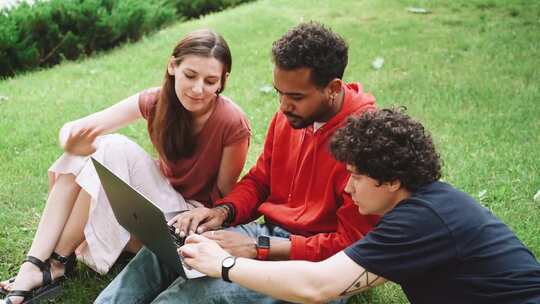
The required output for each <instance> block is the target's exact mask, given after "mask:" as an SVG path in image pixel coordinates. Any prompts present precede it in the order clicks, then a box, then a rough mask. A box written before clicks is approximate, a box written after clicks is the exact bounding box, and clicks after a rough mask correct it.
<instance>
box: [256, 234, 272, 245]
mask: <svg viewBox="0 0 540 304" xmlns="http://www.w3.org/2000/svg"><path fill="white" fill-rule="evenodd" d="M257 247H259V248H270V237H268V236H266V235H259V237H258V238H257Z"/></svg>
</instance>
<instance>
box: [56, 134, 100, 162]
mask: <svg viewBox="0 0 540 304" xmlns="http://www.w3.org/2000/svg"><path fill="white" fill-rule="evenodd" d="M100 133H101V129H99V128H82V129H80V130H77V131H75V132H73V133H70V134H69V136H68V138H67V139H66V142H65V144H64V146H63V148H64V151H66V152H67V153H70V154H73V155H78V156H87V155H90V154H92V153H94V152H96V147H95V145H94V141H95V139H96V137H97V136H98V135H99V134H100Z"/></svg>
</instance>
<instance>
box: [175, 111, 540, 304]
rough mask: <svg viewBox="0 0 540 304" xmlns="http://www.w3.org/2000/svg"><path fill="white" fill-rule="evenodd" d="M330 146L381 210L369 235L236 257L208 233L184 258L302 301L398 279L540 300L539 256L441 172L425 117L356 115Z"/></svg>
mask: <svg viewBox="0 0 540 304" xmlns="http://www.w3.org/2000/svg"><path fill="white" fill-rule="evenodd" d="M331 151H332V154H333V155H334V156H335V157H336V158H337V159H338V160H339V161H341V162H344V163H345V164H347V168H348V170H349V171H350V172H351V177H350V178H349V181H348V184H347V187H346V191H347V192H349V193H350V194H351V195H352V197H353V200H354V202H355V204H356V205H357V206H358V211H359V213H361V214H379V215H381V216H382V218H381V220H380V222H379V223H378V224H377V226H376V227H375V228H374V230H372V231H371V232H370V233H368V234H367V235H366V236H365V237H364V238H363V239H361V240H359V241H358V242H356V243H355V244H354V245H352V246H349V247H348V248H347V249H345V250H344V251H342V252H340V253H338V254H336V255H334V256H333V257H331V258H329V259H327V260H325V261H322V262H318V263H310V262H298V261H287V262H273V263H264V262H260V261H253V260H250V259H245V258H238V259H235V258H234V257H230V255H229V253H227V252H225V251H223V250H222V249H220V248H219V246H218V245H217V244H215V243H214V242H213V241H211V240H209V239H207V238H205V237H203V236H198V235H197V236H190V237H189V238H188V240H187V245H185V246H184V247H182V248H181V252H182V254H183V255H184V256H185V257H186V258H185V261H186V263H188V264H189V265H191V266H193V267H194V268H196V269H198V270H199V271H202V272H204V273H207V274H208V275H210V276H214V277H221V276H223V270H222V267H221V265H220V261H222V260H225V261H227V260H231V259H235V265H234V266H233V267H232V268H230V269H228V273H227V274H228V277H229V278H230V280H232V281H233V282H236V283H238V284H240V285H242V286H246V287H248V288H251V289H254V290H257V291H259V292H262V293H266V294H269V295H271V296H274V297H276V298H281V299H286V300H289V301H295V302H324V301H327V300H329V299H333V298H336V297H340V296H346V295H350V294H354V293H358V292H361V291H363V290H366V289H368V288H370V287H373V286H376V285H379V284H381V283H383V282H385V281H386V280H391V281H393V282H396V283H398V284H400V285H401V287H402V288H403V291H404V292H405V294H406V295H407V297H408V299H409V300H410V302H411V303H413V304H414V303H443V304H444V303H448V304H455V303H475V304H481V303H497V304H506V303H516V304H517V303H521V304H524V303H528V304H533V303H540V264H539V263H538V261H537V260H536V258H535V256H534V255H533V254H532V253H531V251H529V249H527V248H526V247H525V246H524V245H523V244H522V243H521V241H520V240H519V239H518V238H517V237H516V236H515V235H514V233H512V231H511V230H510V229H509V228H508V227H507V226H506V225H505V224H503V223H502V222H501V221H500V220H499V219H497V218H496V217H495V216H494V215H493V214H492V213H491V212H490V211H489V210H488V209H486V208H484V207H482V206H481V205H480V204H478V203H477V202H476V201H475V200H474V199H473V198H472V197H470V196H469V195H468V194H466V193H463V192H461V191H459V190H457V189H455V188H454V187H452V186H451V185H449V184H447V183H444V182H441V181H439V178H440V176H441V165H440V160H439V155H438V154H437V152H436V150H435V147H434V145H433V142H432V140H431V137H430V136H429V134H427V133H426V131H425V130H424V127H423V126H422V125H421V124H420V123H419V122H417V121H415V120H413V119H411V118H410V117H408V116H407V115H406V114H404V112H403V111H401V110H388V109H386V110H377V111H372V112H367V113H364V114H363V115H361V116H359V117H356V118H351V119H350V120H349V122H348V124H347V125H346V126H345V127H344V128H343V129H341V130H338V131H337V132H336V135H335V136H334V138H333V140H332V144H331Z"/></svg>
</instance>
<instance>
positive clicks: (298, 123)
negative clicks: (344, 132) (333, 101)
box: [283, 103, 332, 129]
mask: <svg viewBox="0 0 540 304" xmlns="http://www.w3.org/2000/svg"><path fill="white" fill-rule="evenodd" d="M329 111H332V109H331V107H330V106H329V105H328V104H326V103H323V104H322V105H321V108H320V109H319V111H317V112H316V113H314V114H313V115H311V116H309V117H305V118H304V117H301V116H298V115H295V114H293V113H290V112H283V114H284V115H285V117H287V121H288V122H289V125H290V126H291V127H292V128H293V129H305V128H307V127H309V126H311V125H312V124H313V123H314V122H316V121H318V122H322V121H321V120H320V118H322V117H324V116H326V115H327V113H328V112H329Z"/></svg>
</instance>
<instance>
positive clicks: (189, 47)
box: [150, 29, 232, 162]
mask: <svg viewBox="0 0 540 304" xmlns="http://www.w3.org/2000/svg"><path fill="white" fill-rule="evenodd" d="M188 55H197V56H203V57H213V58H216V59H217V60H218V61H220V62H221V63H222V64H223V72H222V73H221V87H220V88H219V90H218V91H217V92H216V95H219V94H220V93H221V92H223V90H224V89H225V79H226V74H227V73H230V72H231V66H232V58H231V52H230V50H229V46H228V45H227V42H226V41H225V39H223V37H221V35H219V34H218V33H216V32H214V31H212V30H208V29H202V30H197V31H194V32H191V33H189V34H187V35H186V36H185V37H184V38H183V39H182V40H181V41H180V42H179V43H178V44H177V45H176V47H175V48H174V50H173V52H172V55H171V56H172V57H173V58H174V63H175V64H176V65H179V64H180V63H181V62H182V60H183V59H184V58H185V57H186V56H188ZM154 109H155V110H154V113H152V116H153V121H152V123H151V127H150V137H151V139H152V142H153V143H154V146H155V147H156V149H157V151H158V153H159V156H160V157H161V158H162V159H163V160H165V161H169V162H174V161H177V160H179V159H181V158H185V157H190V156H191V155H193V152H194V151H195V147H196V142H197V140H196V137H195V136H194V134H193V123H192V116H191V114H190V112H189V111H188V110H187V109H186V108H184V106H183V105H182V103H181V102H180V100H178V97H177V95H176V91H175V89H174V75H169V73H168V72H167V71H165V80H164V82H163V86H162V88H161V93H160V96H159V99H158V101H157V104H156V107H155V108H154Z"/></svg>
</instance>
